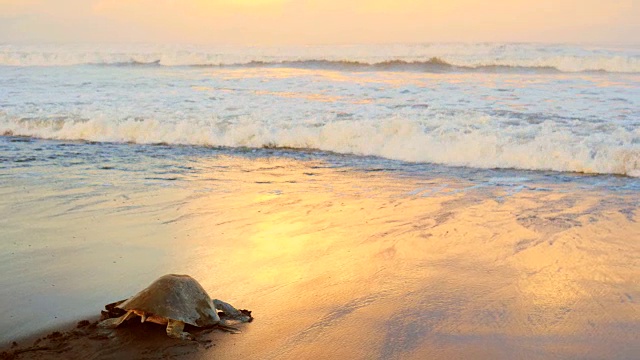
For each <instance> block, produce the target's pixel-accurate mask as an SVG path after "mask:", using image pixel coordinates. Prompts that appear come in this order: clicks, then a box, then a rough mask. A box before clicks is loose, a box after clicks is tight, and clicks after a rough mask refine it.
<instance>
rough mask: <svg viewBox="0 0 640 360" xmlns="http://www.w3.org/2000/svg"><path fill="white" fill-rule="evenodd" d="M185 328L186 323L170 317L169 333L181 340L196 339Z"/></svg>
mask: <svg viewBox="0 0 640 360" xmlns="http://www.w3.org/2000/svg"><path fill="white" fill-rule="evenodd" d="M183 329H184V323H183V322H182V321H178V320H173V319H169V322H168V323H167V335H169V337H171V338H174V339H180V340H195V339H194V337H193V335H191V334H189V333H188V332H186V331H182V330H183Z"/></svg>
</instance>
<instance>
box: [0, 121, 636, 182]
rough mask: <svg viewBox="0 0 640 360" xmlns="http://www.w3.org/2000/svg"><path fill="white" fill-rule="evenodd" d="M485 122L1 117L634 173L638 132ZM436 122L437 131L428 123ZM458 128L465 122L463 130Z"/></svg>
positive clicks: (18, 129)
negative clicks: (512, 127) (580, 133)
mask: <svg viewBox="0 0 640 360" xmlns="http://www.w3.org/2000/svg"><path fill="white" fill-rule="evenodd" d="M490 122H491V119H488V118H485V117H478V118H463V119H452V118H444V117H442V118H440V119H432V121H430V122H429V123H430V126H425V124H424V123H423V124H421V123H420V122H417V121H410V120H406V119H402V118H391V119H384V120H379V121H375V122H374V121H367V120H349V121H334V122H327V123H325V124H322V125H321V126H317V124H315V125H313V126H308V125H305V124H297V125H291V124H289V123H287V122H286V121H280V122H277V121H270V122H265V121H257V120H256V119H252V118H242V119H239V120H238V121H236V122H235V123H233V124H228V123H226V122H224V121H218V120H215V119H210V120H208V121H183V122H174V123H167V122H161V121H158V120H144V121H140V120H125V121H117V122H114V121H110V120H108V119H94V120H88V121H61V120H41V121H33V120H30V121H25V120H22V121H17V120H8V119H6V118H3V119H1V120H0V133H5V134H12V135H21V136H32V137H39V138H46V139H64V140H89V141H105V142H127V143H138V144H154V143H166V144H183V145H185V144H186V145H200V146H228V147H274V146H275V147H289V148H297V149H319V150H325V151H332V152H338V153H348V154H358V155H375V156H381V157H385V158H389V159H397V160H404V161H411V162H429V163H437V164H445V165H455V166H471V167H479V168H518V169H532V170H555V171H576V172H585V173H600V174H621V175H628V176H640V144H638V143H634V139H638V138H640V129H635V130H632V131H629V130H624V129H622V128H620V129H617V130H615V131H614V132H612V133H610V134H597V133H593V134H591V135H589V136H585V137H582V138H577V137H576V135H575V133H572V132H570V131H568V130H566V129H562V128H560V127H558V126H557V125H556V124H554V123H553V122H551V121H546V122H544V123H542V124H540V126H538V127H536V128H531V129H527V130H525V131H524V132H529V133H530V134H529V135H528V136H522V133H523V131H518V132H513V133H508V132H506V133H505V131H503V130H502V131H501V130H499V129H496V128H495V127H493V126H490V125H489V123H490ZM434 124H438V125H437V126H435V127H434V126H433V125H434ZM462 124H464V125H462Z"/></svg>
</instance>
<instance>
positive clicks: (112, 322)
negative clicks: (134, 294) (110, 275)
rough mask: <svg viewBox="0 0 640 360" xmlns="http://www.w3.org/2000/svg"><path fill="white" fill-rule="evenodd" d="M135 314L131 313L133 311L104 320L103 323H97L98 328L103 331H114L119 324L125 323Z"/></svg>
mask: <svg viewBox="0 0 640 360" xmlns="http://www.w3.org/2000/svg"><path fill="white" fill-rule="evenodd" d="M135 315H136V314H134V313H133V311H127V313H126V314H124V315H122V316H120V317H117V318H113V319H106V320H103V321H100V322H99V323H98V326H99V327H101V328H104V329H115V328H117V327H118V326H120V324H122V323H123V322H125V321H127V320H128V319H130V318H131V317H133V316H135Z"/></svg>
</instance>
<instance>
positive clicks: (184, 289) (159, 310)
mask: <svg viewBox="0 0 640 360" xmlns="http://www.w3.org/2000/svg"><path fill="white" fill-rule="evenodd" d="M118 307H119V308H121V309H124V310H141V311H144V312H146V313H151V314H153V315H158V316H162V317H165V318H168V319H173V320H179V321H182V322H184V323H186V324H190V325H193V326H199V327H206V326H213V325H216V324H217V323H218V322H220V317H219V316H218V314H217V312H216V309H215V307H214V306H213V303H212V301H211V298H210V297H209V294H207V292H206V291H205V290H204V289H203V288H202V286H200V284H199V283H198V282H197V281H196V280H195V279H194V278H192V277H191V276H188V275H175V274H169V275H165V276H162V277H161V278H159V279H158V280H156V281H154V282H153V283H151V285H149V286H147V288H145V289H144V290H142V291H140V292H139V293H137V294H136V295H134V296H133V297H131V298H129V299H127V300H126V301H125V302H123V303H122V304H120V305H118Z"/></svg>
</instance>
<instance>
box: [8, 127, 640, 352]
mask: <svg viewBox="0 0 640 360" xmlns="http://www.w3.org/2000/svg"><path fill="white" fill-rule="evenodd" d="M4 141H6V139H4ZM39 142H40V141H37V140H34V141H32V143H33V144H34V145H35V146H37V144H38V143H39ZM62 145H72V146H78V147H86V148H91V147H93V148H96V147H99V145H95V144H92V145H84V144H65V143H56V142H54V143H51V144H50V146H51V147H54V148H55V147H59V146H62ZM65 147H68V146H63V148H65ZM116 147H120V148H122V147H125V148H126V147H127V145H118V146H116ZM149 148H151V149H149ZM123 150H127V149H123ZM138 150H140V151H141V152H144V151H145V150H146V151H153V150H154V149H153V147H140V149H138ZM116 151H119V149H118V150H116ZM263 152H264V151H263ZM274 155H276V154H273V153H272V154H269V153H268V152H267V153H263V154H257V155H256V154H255V153H254V154H248V155H246V156H240V157H238V156H231V155H228V154H218V155H216V156H212V157H211V158H209V159H202V158H198V159H191V161H189V162H188V165H186V164H185V163H183V162H179V161H175V160H174V161H169V162H168V163H169V164H164V166H158V168H157V169H156V170H160V169H163V171H164V172H165V174H164V175H162V177H163V179H160V178H158V179H153V180H147V181H148V182H149V183H146V184H145V185H144V186H140V184H139V182H140V181H143V179H144V178H148V177H149V175H148V173H146V172H144V173H139V174H135V173H133V176H132V174H126V172H124V173H123V171H121V170H117V169H104V170H99V169H98V168H99V166H100V165H99V164H85V165H83V166H79V167H78V166H76V167H77V169H74V168H73V167H72V168H71V169H72V170H71V171H65V172H60V173H57V174H49V176H48V177H47V179H46V180H47V183H48V184H47V185H43V184H41V183H40V181H41V180H38V179H37V178H33V179H29V178H26V181H25V178H20V180H19V181H17V180H16V182H15V183H13V184H11V181H9V182H7V181H6V177H5V181H3V189H2V191H3V196H2V199H3V201H2V202H3V208H4V209H6V210H7V212H5V214H3V215H5V216H4V218H5V219H6V220H5V226H3V238H7V237H9V235H8V234H11V236H12V237H14V238H17V239H23V242H16V243H13V244H8V246H7V245H6V244H5V247H4V248H5V250H4V251H5V254H6V255H5V257H6V260H5V261H3V262H2V264H3V269H2V273H3V274H5V276H4V277H3V279H2V281H3V286H2V289H3V296H2V298H3V299H4V300H3V303H4V306H3V307H2V309H3V314H2V317H3V319H5V321H7V320H8V321H9V322H10V323H9V324H8V325H10V329H11V330H10V331H9V332H8V333H5V334H3V340H4V341H5V342H8V341H13V340H14V339H16V338H19V337H20V336H26V335H30V334H32V333H33V332H34V331H36V330H37V329H41V328H45V327H46V326H49V327H55V326H58V327H60V326H61V325H62V324H63V323H64V322H68V321H69V320H74V321H75V320H77V321H79V320H82V319H84V318H91V317H92V316H93V318H95V317H96V316H97V315H99V312H100V310H102V308H103V306H104V305H105V304H107V303H110V302H113V301H116V300H119V299H122V298H126V297H128V296H131V295H133V294H134V293H135V292H136V291H138V290H140V289H141V288H143V287H144V286H146V285H147V284H148V283H150V282H151V281H153V280H154V279H155V278H156V277H158V276H160V275H162V274H165V273H184V274H190V275H191V276H193V277H194V278H196V279H198V281H200V282H201V284H202V285H203V287H204V288H205V289H207V291H208V292H209V293H210V294H211V296H213V297H215V298H220V299H224V300H225V301H228V302H230V303H231V304H234V305H235V306H237V307H239V308H247V309H251V310H252V311H253V314H254V316H255V321H253V322H251V323H248V324H244V325H242V331H243V332H242V333H241V334H234V335H231V334H224V333H217V332H214V333H212V334H213V335H211V334H208V335H205V336H204V337H203V339H212V341H213V344H215V346H214V347H211V348H210V349H205V348H204V346H200V347H197V346H194V345H184V344H179V343H177V342H176V341H175V340H171V339H168V338H167V339H165V338H164V337H165V335H164V329H163V328H162V327H160V326H154V325H151V326H149V327H148V328H147V329H145V331H146V333H147V334H154V335H153V336H154V339H155V340H154V341H156V340H157V341H158V342H159V343H160V344H162V345H159V348H160V349H166V348H169V349H173V350H170V351H177V350H176V348H174V347H176V346H178V348H177V349H183V350H184V349H188V351H186V350H185V351H186V352H187V353H188V354H190V355H189V356H192V357H193V358H200V357H202V358H207V357H210V356H216V357H217V356H222V357H243V358H255V359H268V358H278V359H283V358H290V359H294V358H301V357H305V358H336V357H340V358H403V359H407V358H416V359H418V358H425V357H429V358H468V357H482V358H489V357H501V358H517V357H526V358H547V359H548V358H602V357H609V356H613V357H616V358H632V357H633V356H634V354H635V353H636V352H637V344H638V341H637V340H638V334H639V333H640V332H639V331H638V330H639V329H638V306H639V305H638V302H637V299H638V296H639V292H640V288H639V286H638V284H637V282H636V281H635V279H637V277H638V275H639V269H638V266H637V265H638V264H637V261H638V260H637V259H638V258H639V257H638V255H639V252H640V247H639V246H638V244H637V243H636V242H633V241H629V239H634V238H637V237H638V236H639V235H640V233H639V227H638V225H637V221H638V215H637V214H636V213H635V206H636V202H637V198H636V197H635V190H634V191H631V193H630V194H628V193H626V192H625V191H617V192H611V193H609V192H605V193H603V192H602V191H596V190H595V189H593V190H587V191H585V190H584V189H574V188H573V186H571V185H569V186H568V185H566V184H558V183H556V184H554V183H544V182H542V180H544V179H539V181H540V183H537V182H533V181H530V182H528V183H527V185H526V186H524V187H520V186H517V185H516V186H512V185H509V182H510V181H514V180H517V181H519V182H521V181H522V179H519V180H518V179H510V178H502V179H500V177H498V178H488V179H487V178H484V180H482V181H481V180H476V181H465V180H462V179H454V178H441V177H434V178H431V179H425V177H424V176H416V174H407V173H403V172H402V171H396V173H395V174H394V173H381V172H380V171H379V168H378V167H377V166H380V164H379V163H376V160H375V159H373V160H369V161H368V162H367V161H363V162H364V163H363V164H361V165H359V166H357V167H348V166H344V165H343V164H339V163H338V164H336V163H331V160H332V159H331V158H329V159H327V160H325V161H320V160H316V159H313V158H305V156H303V157H302V158H300V156H299V155H297V154H295V153H294V154H293V155H287V154H277V155H278V156H274ZM338 160H339V159H338ZM365 160H366V159H365ZM163 162H167V161H166V160H163ZM169 165H172V166H174V167H176V166H187V167H189V168H190V170H189V172H188V173H181V174H180V173H179V171H178V172H176V171H175V170H176V169H175V168H173V170H174V171H170V170H171V169H170V166H169ZM86 167H91V168H94V169H95V170H94V171H96V172H98V171H101V172H103V174H102V175H100V176H98V175H95V176H93V175H92V176H90V177H89V178H90V179H92V180H93V183H86V185H84V188H83V189H82V191H80V190H78V189H74V190H67V191H66V192H65V191H64V189H63V188H60V189H57V187H60V186H64V185H65V184H66V185H68V184H69V183H70V182H72V181H78V180H73V179H74V177H75V176H81V175H82V176H87V175H86V174H88V173H90V172H91V171H89V169H87V168H86ZM118 173H120V174H118ZM247 174H250V176H247ZM17 175H18V174H16V173H15V172H14V173H12V177H17ZM482 175H483V174H481V173H480V174H477V175H476V177H478V178H479V179H483V176H482ZM175 177H177V179H175ZM106 179H109V180H110V184H109V185H108V184H106V183H101V182H102V181H105V180H106ZM86 180H87V178H85V179H84V181H86ZM32 183H34V184H32ZM585 187H589V186H586V185H585ZM81 193H82V194H84V195H82V196H79V195H80V194H81ZM87 193H90V195H87ZM605 195H606V196H605ZM16 198H18V199H20V201H17V200H16ZM33 201H37V202H38V206H33V203H32V202H33ZM26 219H31V220H30V221H27V220H26ZM44 232H46V234H48V235H47V236H46V237H45V236H44V235H43V233H44ZM61 244H64V245H61ZM54 245H55V247H56V248H55V249H54ZM69 249H74V251H70V250H69ZM9 251H11V252H9ZM33 279H37V282H35V283H34V280H33ZM34 287H36V288H37V290H36V291H34V289H33V288H34ZM34 292H35V293H36V294H37V296H33V295H32V294H33V293H34ZM14 309H18V310H14ZM27 309H28V311H25V310H27ZM36 311H39V312H37V313H36ZM45 325H46V326H45ZM134 329H135V328H134ZM134 329H129V328H126V327H125V328H122V329H118V330H117V331H116V333H117V334H126V335H117V336H142V335H130V332H132V331H136V330H134ZM144 336H149V335H144ZM160 339H162V340H166V342H163V341H160ZM84 341H88V340H86V339H85V340H84ZM105 341H115V340H92V341H89V342H94V343H96V344H98V346H99V347H101V348H102V347H104V346H105V345H104V342H105ZM141 343H142V344H146V345H138V344H136V343H134V342H133V341H130V340H129V341H128V342H127V341H122V347H125V348H129V347H130V348H131V349H139V350H140V349H142V350H147V351H148V350H149V349H148V347H149V343H148V342H145V341H142V342H141ZM145 346H146V347H145ZM81 348H85V349H87V350H85V351H87V352H86V353H82V352H80V353H75V354H78V355H81V356H82V357H85V356H87V357H91V356H95V357H96V358H101V356H100V354H102V355H103V356H106V357H107V358H108V356H107V355H108V354H104V353H101V352H97V353H93V352H91V349H92V348H91V347H88V346H84V347H81ZM106 348H107V349H108V347H106ZM68 351H77V349H75V348H73V347H72V348H71V350H68ZM128 351H135V350H128ZM168 351H169V350H168ZM111 352H112V351H110V352H109V353H111ZM25 355H28V356H36V355H38V356H41V355H42V354H40V353H38V352H36V353H25ZM62 355H64V352H62V353H61V354H58V353H56V356H62ZM27 358H28V357H27Z"/></svg>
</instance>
